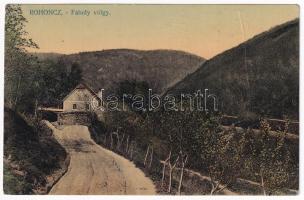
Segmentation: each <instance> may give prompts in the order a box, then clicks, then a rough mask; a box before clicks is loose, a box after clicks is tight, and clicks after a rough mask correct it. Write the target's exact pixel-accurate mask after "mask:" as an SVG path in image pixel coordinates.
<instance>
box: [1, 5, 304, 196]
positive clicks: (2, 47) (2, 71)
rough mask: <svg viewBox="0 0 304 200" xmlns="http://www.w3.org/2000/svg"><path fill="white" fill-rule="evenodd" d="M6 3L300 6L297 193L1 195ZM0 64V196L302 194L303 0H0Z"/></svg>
mask: <svg viewBox="0 0 304 200" xmlns="http://www.w3.org/2000/svg"><path fill="white" fill-rule="evenodd" d="M9 3H20V4H101V3H102V4H110V3H112V4H114V3H120V4H133V3H137V4H297V5H299V6H300V142H299V144H300V157H299V158H300V192H299V195H297V196H288V197H287V196H276V197H275V196H270V197H269V196H268V197H264V196H159V195H158V196H131V195H129V196H117V195H112V196H98V195H90V196H85V195H79V196H76V195H61V196H47V195H45V196H42V195H19V196H17V195H4V194H3V141H4V140H3V119H4V118H3V108H4V16H5V5H6V4H9ZM0 5H1V7H0V40H1V41H0V47H1V48H0V66H1V72H0V91H1V95H0V105H1V108H0V133H1V136H2V139H0V195H1V197H0V198H5V199H23V200H25V199H31V200H32V199H34V200H35V199H60V200H61V199H62V200H66V199H73V200H74V199H76V200H77V199H79V200H80V199H84V198H86V199H125V200H133V199H137V200H140V199H143V198H144V199H155V200H156V199H168V198H170V199H171V198H174V199H193V200H201V199H230V198H233V199H245V198H246V199H257V198H258V199H265V198H266V199H287V198H288V199H289V198H293V199H302V198H303V197H304V192H303V189H304V188H303V182H302V181H303V180H304V176H303V160H302V159H301V156H302V155H303V153H304V150H303V147H302V146H301V144H303V136H302V132H303V131H302V130H303V113H304V106H303V103H301V102H304V98H303V93H304V87H303V84H304V71H303V62H302V61H303V54H302V50H301V47H302V46H303V32H302V27H303V21H302V19H303V12H302V11H303V10H302V9H303V7H304V1H301V0H289V1H287V0H255V1H252V0H234V1H231V0H124V1H122V0H103V1H100V0H99V1H98V0H89V1H85V0H52V1H51V0H47V1H43V2H42V1H41V0H1V2H0Z"/></svg>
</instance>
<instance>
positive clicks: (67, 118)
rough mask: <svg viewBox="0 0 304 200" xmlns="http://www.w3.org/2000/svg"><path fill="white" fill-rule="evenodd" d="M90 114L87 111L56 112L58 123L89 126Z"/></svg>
mask: <svg viewBox="0 0 304 200" xmlns="http://www.w3.org/2000/svg"><path fill="white" fill-rule="evenodd" d="M91 116H92V115H91V113H89V112H80V111H78V112H62V113H58V124H59V125H84V126H89V125H90V124H91V119H92V117H91Z"/></svg>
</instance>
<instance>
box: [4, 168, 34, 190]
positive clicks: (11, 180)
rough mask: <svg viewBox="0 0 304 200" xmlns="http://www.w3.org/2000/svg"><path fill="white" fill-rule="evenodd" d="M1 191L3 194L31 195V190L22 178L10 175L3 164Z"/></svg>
mask: <svg viewBox="0 0 304 200" xmlns="http://www.w3.org/2000/svg"><path fill="white" fill-rule="evenodd" d="M3 183H4V184H3V191H4V193H5V194H31V193H32V188H31V185H30V184H29V183H27V182H26V181H25V180H24V179H23V178H22V177H18V176H16V175H14V174H13V173H11V171H10V169H9V167H8V166H7V165H6V164H4V169H3Z"/></svg>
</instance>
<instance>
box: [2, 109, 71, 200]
mask: <svg viewBox="0 0 304 200" xmlns="http://www.w3.org/2000/svg"><path fill="white" fill-rule="evenodd" d="M4 117H5V118H4V121H5V123H4V157H5V158H6V159H7V160H9V162H10V163H14V165H17V166H18V167H19V168H20V170H22V171H24V172H25V175H24V176H23V177H21V179H19V178H18V179H15V178H14V177H12V176H9V175H8V177H7V179H6V180H7V181H8V182H4V184H5V185H6V184H7V185H8V187H9V188H10V186H11V185H12V184H16V185H18V187H17V186H16V187H17V188H22V191H20V190H21V189H18V191H20V192H21V193H22V194H24V193H26V194H28V193H29V192H30V191H29V190H28V189H27V188H28V187H30V188H31V189H34V188H35V187H37V185H39V186H44V185H45V183H46V180H45V177H46V175H49V174H51V173H52V172H54V170H56V169H59V168H61V164H62V163H63V161H64V160H65V158H66V156H67V154H66V152H65V150H64V149H63V148H62V147H61V146H60V145H59V143H58V142H57V141H56V140H55V139H54V138H53V137H51V136H49V135H47V134H46V130H45V129H44V128H43V127H42V126H41V127H38V128H36V129H34V128H33V127H31V126H29V125H28V124H27V122H26V121H25V120H24V119H22V117H21V116H20V115H18V114H17V113H16V112H14V111H12V110H11V109H8V108H6V107H5V113H4ZM39 135H40V136H39ZM18 180H22V181H21V182H20V181H19V182H18ZM23 187H26V188H23Z"/></svg>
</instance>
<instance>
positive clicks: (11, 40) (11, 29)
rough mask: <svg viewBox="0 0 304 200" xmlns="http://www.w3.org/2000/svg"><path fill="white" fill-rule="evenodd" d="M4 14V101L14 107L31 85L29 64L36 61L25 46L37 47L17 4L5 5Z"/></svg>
mask: <svg viewBox="0 0 304 200" xmlns="http://www.w3.org/2000/svg"><path fill="white" fill-rule="evenodd" d="M5 11H6V15H5V83H6V84H5V101H6V104H7V105H9V106H10V107H13V108H16V106H17V105H18V103H19V101H20V98H22V97H23V95H24V94H25V93H26V92H28V91H29V90H30V89H29V87H30V86H31V79H30V78H31V75H32V74H31V65H32V64H33V63H35V62H36V59H35V58H34V57H33V56H30V55H28V54H27V48H38V45H37V44H36V43H34V42H33V41H32V39H31V38H29V37H28V33H27V32H26V30H25V25H26V22H27V21H26V19H25V18H24V17H23V15H22V9H21V7H20V6H19V5H7V6H6V9H5Z"/></svg>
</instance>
